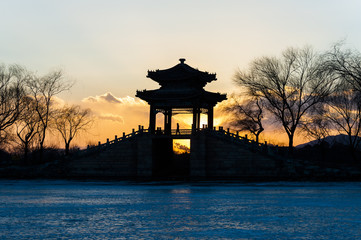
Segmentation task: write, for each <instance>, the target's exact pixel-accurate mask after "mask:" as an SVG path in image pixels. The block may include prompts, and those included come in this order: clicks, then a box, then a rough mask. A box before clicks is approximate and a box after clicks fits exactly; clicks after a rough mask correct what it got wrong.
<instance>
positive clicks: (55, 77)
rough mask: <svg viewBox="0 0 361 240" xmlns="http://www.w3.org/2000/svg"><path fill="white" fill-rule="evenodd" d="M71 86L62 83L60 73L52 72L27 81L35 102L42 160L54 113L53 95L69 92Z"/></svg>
mask: <svg viewBox="0 0 361 240" xmlns="http://www.w3.org/2000/svg"><path fill="white" fill-rule="evenodd" d="M71 86H72V83H70V82H66V81H64V78H63V73H62V72H61V71H53V72H50V73H49V74H47V75H45V76H42V77H37V76H33V78H32V79H30V80H29V81H27V87H28V88H29V91H30V94H31V96H32V97H33V99H34V100H35V102H36V106H35V111H36V112H37V114H38V117H39V120H40V129H39V132H38V135H39V146H40V158H42V155H43V150H44V141H45V137H46V132H47V129H48V126H49V121H50V119H51V115H52V114H53V112H54V111H53V110H54V109H53V107H52V104H53V98H54V96H55V95H57V94H59V93H61V92H63V91H66V90H69V89H70V87H71Z"/></svg>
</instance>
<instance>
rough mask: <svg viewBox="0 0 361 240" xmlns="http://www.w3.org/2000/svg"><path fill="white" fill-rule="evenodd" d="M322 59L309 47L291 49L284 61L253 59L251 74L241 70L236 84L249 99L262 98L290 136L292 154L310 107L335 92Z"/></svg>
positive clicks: (287, 51) (283, 56) (286, 52)
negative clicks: (251, 97)
mask: <svg viewBox="0 0 361 240" xmlns="http://www.w3.org/2000/svg"><path fill="white" fill-rule="evenodd" d="M322 63H323V60H322V59H321V57H320V56H319V55H317V54H315V53H314V52H313V51H312V50H311V49H310V48H303V49H294V48H289V49H287V50H286V51H284V52H283V54H282V57H281V58H275V57H262V58H259V59H256V60H254V61H253V62H252V63H251V65H250V70H249V71H248V72H242V71H239V72H238V73H237V74H236V79H235V81H236V83H237V84H239V85H240V86H242V87H244V88H246V90H247V91H248V94H249V95H250V96H254V97H258V98H261V99H262V100H263V101H264V102H265V107H266V109H267V110H268V111H269V112H270V113H272V115H273V116H274V117H275V118H276V120H277V121H279V123H280V124H281V125H282V126H283V128H284V130H285V132H286V133H287V136H288V139H289V142H288V146H289V151H290V153H292V151H293V139H294V136H295V131H296V129H297V127H298V126H299V124H300V122H301V120H302V117H303V116H304V115H305V114H306V113H307V112H308V111H309V109H310V108H312V107H314V106H315V105H317V104H319V103H320V102H322V101H323V100H324V99H325V97H327V96H328V95H329V94H330V93H331V91H332V88H333V87H332V85H333V84H332V81H333V79H332V78H331V77H330V73H329V72H327V71H321V66H322Z"/></svg>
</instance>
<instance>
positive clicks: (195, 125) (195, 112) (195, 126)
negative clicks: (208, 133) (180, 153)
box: [192, 108, 198, 132]
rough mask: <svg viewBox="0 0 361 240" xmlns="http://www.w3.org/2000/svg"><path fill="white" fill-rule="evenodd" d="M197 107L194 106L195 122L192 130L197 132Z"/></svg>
mask: <svg viewBox="0 0 361 240" xmlns="http://www.w3.org/2000/svg"><path fill="white" fill-rule="evenodd" d="M197 115H198V114H197V108H193V123H192V132H195V130H196V129H197Z"/></svg>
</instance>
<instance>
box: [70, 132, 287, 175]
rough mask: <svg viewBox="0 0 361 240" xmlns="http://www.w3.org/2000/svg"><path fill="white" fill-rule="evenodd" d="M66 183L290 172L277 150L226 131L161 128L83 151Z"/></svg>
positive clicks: (72, 163)
mask: <svg viewBox="0 0 361 240" xmlns="http://www.w3.org/2000/svg"><path fill="white" fill-rule="evenodd" d="M173 139H190V154H183V155H177V154H174V152H173ZM67 167H68V168H67V174H68V176H69V177H72V178H87V177H89V178H126V179H129V178H162V177H167V178H172V177H182V178H184V177H185V178H188V177H190V178H194V179H212V178H224V179H253V178H255V179H259V178H262V179H267V178H276V177H279V176H283V175H287V174H289V173H291V172H292V166H291V164H290V163H289V162H288V161H287V160H286V159H283V158H282V157H280V156H279V155H278V148H277V147H274V146H268V145H267V143H262V144H260V143H256V142H254V141H253V140H250V139H248V138H247V137H246V136H240V135H239V134H238V132H232V131H230V130H229V129H227V130H224V129H223V128H222V127H219V128H218V129H216V128H213V129H208V128H204V129H193V130H191V129H180V130H178V131H177V130H176V129H172V130H171V132H170V133H169V132H168V133H167V134H166V133H165V132H164V131H162V130H161V129H157V130H155V132H154V133H151V131H149V130H148V129H144V127H142V126H139V129H138V130H137V131H135V130H134V129H133V131H132V133H130V134H127V135H126V134H125V133H123V136H122V137H119V138H118V137H117V136H115V138H114V139H113V140H111V141H110V140H107V141H106V142H105V143H103V144H102V143H100V142H99V143H98V145H97V146H92V147H90V146H88V148H87V149H85V150H82V151H79V152H78V153H77V154H76V155H74V156H73V157H72V158H71V160H70V161H69V162H68V165H67Z"/></svg>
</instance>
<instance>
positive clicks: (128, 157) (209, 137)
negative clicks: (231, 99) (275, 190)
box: [67, 58, 292, 178]
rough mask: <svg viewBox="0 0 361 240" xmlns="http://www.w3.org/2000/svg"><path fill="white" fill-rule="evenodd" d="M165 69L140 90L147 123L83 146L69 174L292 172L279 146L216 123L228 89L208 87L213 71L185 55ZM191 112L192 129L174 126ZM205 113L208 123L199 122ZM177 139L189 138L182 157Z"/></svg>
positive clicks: (214, 175)
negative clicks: (189, 61) (215, 112)
mask: <svg viewBox="0 0 361 240" xmlns="http://www.w3.org/2000/svg"><path fill="white" fill-rule="evenodd" d="M179 60H180V63H179V64H177V65H176V66H174V67H171V68H169V69H165V70H156V71H148V75H147V77H148V78H150V79H152V80H153V81H155V82H157V83H158V84H160V85H161V87H160V88H159V89H155V90H142V91H137V93H136V96H137V97H139V98H141V99H143V100H144V101H146V102H148V103H149V105H150V109H149V127H148V128H147V129H145V128H144V127H143V126H138V130H135V129H133V131H132V132H131V133H130V134H125V133H123V135H122V136H121V137H118V136H115V138H114V139H113V140H109V139H107V141H106V142H105V143H101V142H98V145H97V146H92V147H91V146H89V147H88V148H87V149H85V150H83V151H80V152H79V153H78V154H77V155H76V156H74V157H73V159H72V161H70V162H69V165H68V169H67V174H68V175H69V176H70V177H116V178H122V177H124V178H131V177H137V178H148V177H175V176H178V177H179V176H180V177H192V178H217V177H220V178H249V177H261V178H269V177H275V176H280V175H282V174H289V173H291V172H292V165H290V164H288V161H286V160H284V159H282V158H281V157H280V156H279V155H278V154H277V152H278V151H277V150H278V148H277V147H270V146H268V145H267V142H265V143H257V142H255V141H253V140H251V139H248V138H247V137H246V136H240V135H239V133H238V132H234V131H230V129H227V130H224V129H223V128H222V127H218V129H216V128H215V127H214V126H213V109H214V106H215V105H216V104H217V103H219V102H221V101H223V100H226V99H227V97H226V94H221V93H214V92H209V91H206V90H205V89H204V86H205V85H206V84H207V83H210V82H212V81H215V80H217V78H216V74H215V73H212V74H211V73H208V72H202V71H199V70H198V69H195V68H192V67H190V66H189V65H187V64H185V59H183V58H181V59H179ZM157 113H162V114H163V115H164V128H163V130H162V129H161V128H156V117H157ZM184 113H186V114H192V116H193V122H192V128H191V129H172V128H171V126H172V116H173V115H175V114H184ZM201 114H205V115H206V116H207V124H206V125H204V126H203V127H202V128H201V127H200V122H201V121H200V120H201ZM174 139H189V140H190V154H189V155H188V156H186V155H185V156H183V158H180V157H179V156H176V155H175V154H174V152H173V140H174Z"/></svg>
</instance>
